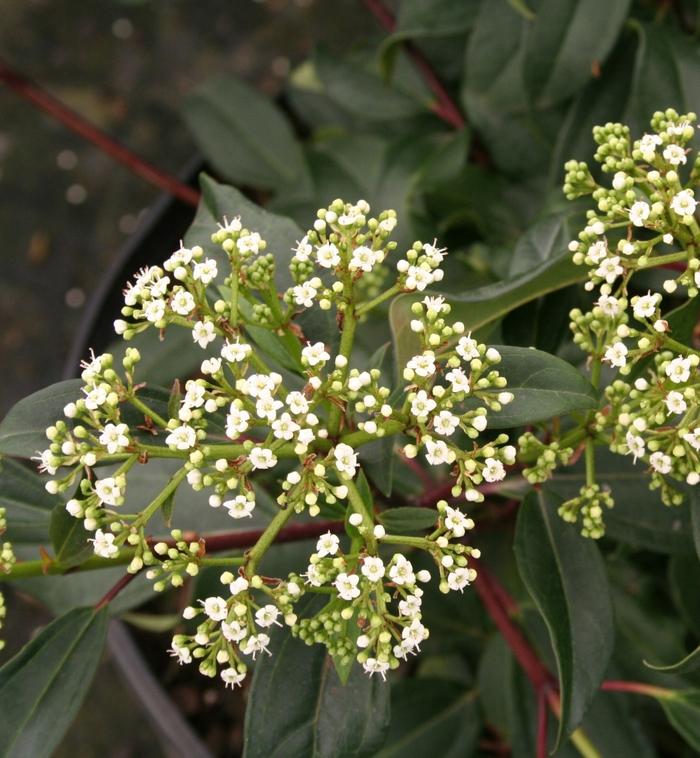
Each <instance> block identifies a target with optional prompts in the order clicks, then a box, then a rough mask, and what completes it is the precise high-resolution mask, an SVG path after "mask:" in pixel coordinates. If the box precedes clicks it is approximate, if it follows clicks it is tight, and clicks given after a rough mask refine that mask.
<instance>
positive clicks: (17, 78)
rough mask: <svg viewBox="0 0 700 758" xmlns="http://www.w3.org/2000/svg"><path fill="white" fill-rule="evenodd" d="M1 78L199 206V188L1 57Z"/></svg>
mask: <svg viewBox="0 0 700 758" xmlns="http://www.w3.org/2000/svg"><path fill="white" fill-rule="evenodd" d="M0 82H1V83H3V84H5V85H6V86H7V87H8V88H9V89H11V90H12V91H13V92H15V93H16V94H18V95H19V96H20V97H22V98H23V99H24V100H26V101H28V102H29V103H31V104H32V105H34V106H35V107H36V108H38V109H39V110H42V111H44V113H47V114H48V115H49V116H51V117H52V118H54V119H56V121H59V122H60V123H61V124H63V125H64V126H65V127H67V128H68V129H70V130H71V131H72V132H74V133H75V134H77V135H79V136H80V137H82V138H83V139H85V140H87V141H88V142H91V143H92V144H93V145H95V146H96V147H97V148H99V149H100V150H101V151H102V152H103V153H106V154H107V155H109V156H110V157H111V158H113V159H114V160H116V161H118V162H119V163H122V164H123V165H124V166H126V167H127V168H128V169H129V171H131V172H132V173H133V174H136V176H140V177H141V178H142V179H145V180H146V181H147V182H148V183H149V184H152V185H154V186H155V187H158V189H160V190H163V191H165V192H167V193H168V194H169V195H172V196H173V197H176V198H178V199H179V200H181V201H182V202H183V203H187V204H188V205H192V206H195V207H196V206H197V204H198V203H199V192H197V190H195V189H192V187H188V186H187V185H186V184H183V183H182V182H181V181H180V180H179V179H178V178H177V177H176V176H173V175H172V174H169V173H167V172H166V171H162V170H161V169H159V168H156V167H155V166H153V165H152V164H150V163H148V161H146V160H144V159H143V158H141V157H140V156H138V155H136V154H135V153H134V152H132V151H131V150H129V148H127V147H125V146H124V145H122V144H121V143H120V142H117V140H115V139H114V138H112V137H110V136H109V135H108V134H105V133H104V132H103V131H101V130H100V129H98V128H97V127H95V126H94V125H93V124H91V123H90V122H89V121H87V120H86V119H84V118H83V117H82V116H81V115H79V114H78V113H76V112H75V111H74V110H71V109H70V108H68V107H67V106H65V105H64V104H63V103H62V102H61V101H60V100H58V99H56V98H55V97H54V96H53V95H50V94H49V93H48V92H46V90H44V89H42V88H41V87H39V86H38V85H37V84H35V83H34V82H32V81H31V80H30V79H28V78H27V77H26V76H24V74H21V73H19V71H16V70H15V69H13V68H12V67H10V66H9V65H8V64H7V63H5V62H4V61H2V60H0Z"/></svg>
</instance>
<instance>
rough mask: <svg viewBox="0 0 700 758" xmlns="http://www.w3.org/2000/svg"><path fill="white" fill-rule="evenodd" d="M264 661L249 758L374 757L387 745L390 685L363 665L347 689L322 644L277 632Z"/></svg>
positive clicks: (257, 676)
mask: <svg viewBox="0 0 700 758" xmlns="http://www.w3.org/2000/svg"><path fill="white" fill-rule="evenodd" d="M270 636H271V637H272V643H271V647H273V648H274V650H275V655H274V656H273V657H269V656H266V655H264V656H262V657H261V658H259V659H258V662H257V665H256V667H255V673H254V675H253V683H252V686H251V690H250V696H249V701H248V709H247V712H246V722H245V743H244V750H243V755H244V758H287V756H292V755H299V756H302V755H303V756H309V758H312V757H318V758H321V757H323V758H340V757H341V756H349V755H352V756H369V755H375V751H376V750H377V748H379V747H380V745H381V744H382V742H383V741H384V734H385V730H386V727H387V722H388V719H389V686H388V684H386V683H385V682H383V681H382V679H381V678H380V677H376V676H375V677H371V678H370V677H368V676H367V675H366V674H364V673H363V672H362V670H361V669H360V667H359V666H355V667H354V668H353V670H352V672H351V673H350V676H349V678H348V682H347V684H346V685H342V684H341V682H340V680H339V679H338V675H337V674H336V671H335V668H334V666H333V663H332V661H331V659H330V658H329V657H328V656H327V655H326V652H325V650H324V648H322V647H321V646H319V645H313V646H307V645H305V644H304V643H303V642H301V641H300V640H298V639H295V638H293V637H292V636H291V635H290V634H289V633H288V632H285V631H283V632H282V633H281V634H280V633H273V634H272V635H270Z"/></svg>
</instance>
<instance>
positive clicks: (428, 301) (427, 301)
mask: <svg viewBox="0 0 700 758" xmlns="http://www.w3.org/2000/svg"><path fill="white" fill-rule="evenodd" d="M422 302H423V305H424V306H425V307H426V308H427V309H428V310H429V311H435V312H436V313H440V312H441V311H442V306H443V305H445V298H444V297H440V296H439V295H438V296H436V297H428V296H427V295H426V296H425V297H424V298H423V301H422Z"/></svg>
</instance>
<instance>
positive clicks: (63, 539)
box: [49, 503, 93, 568]
mask: <svg viewBox="0 0 700 758" xmlns="http://www.w3.org/2000/svg"><path fill="white" fill-rule="evenodd" d="M49 537H50V538H51V545H52V546H53V550H54V555H55V557H56V561H57V562H58V563H60V564H61V565H62V566H63V567H64V568H70V567H71V566H77V565H78V564H79V563H82V562H83V561H84V560H85V559H86V558H88V557H89V556H90V555H91V554H92V552H93V549H92V546H91V545H90V543H89V542H88V539H89V538H90V532H88V531H87V529H85V527H84V526H83V522H82V520H81V519H78V518H74V517H73V516H71V515H70V513H68V511H66V507H65V503H57V504H56V506H55V507H54V509H53V512H52V513H51V524H50V526H49Z"/></svg>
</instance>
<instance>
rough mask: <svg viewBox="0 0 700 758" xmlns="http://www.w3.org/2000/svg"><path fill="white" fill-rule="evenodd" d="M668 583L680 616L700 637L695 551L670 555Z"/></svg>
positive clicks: (699, 579)
mask: <svg viewBox="0 0 700 758" xmlns="http://www.w3.org/2000/svg"><path fill="white" fill-rule="evenodd" d="M668 583H669V585H670V588H671V597H672V598H673V602H674V604H675V606H676V608H677V609H678V611H679V613H680V615H681V618H682V619H683V620H684V621H685V623H686V624H687V625H688V627H690V629H692V631H693V633H694V634H695V635H696V636H697V637H698V638H700V592H698V587H700V561H698V557H697V555H695V553H687V554H686V553H684V554H681V555H674V556H672V557H671V560H670V561H669V563H668Z"/></svg>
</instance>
